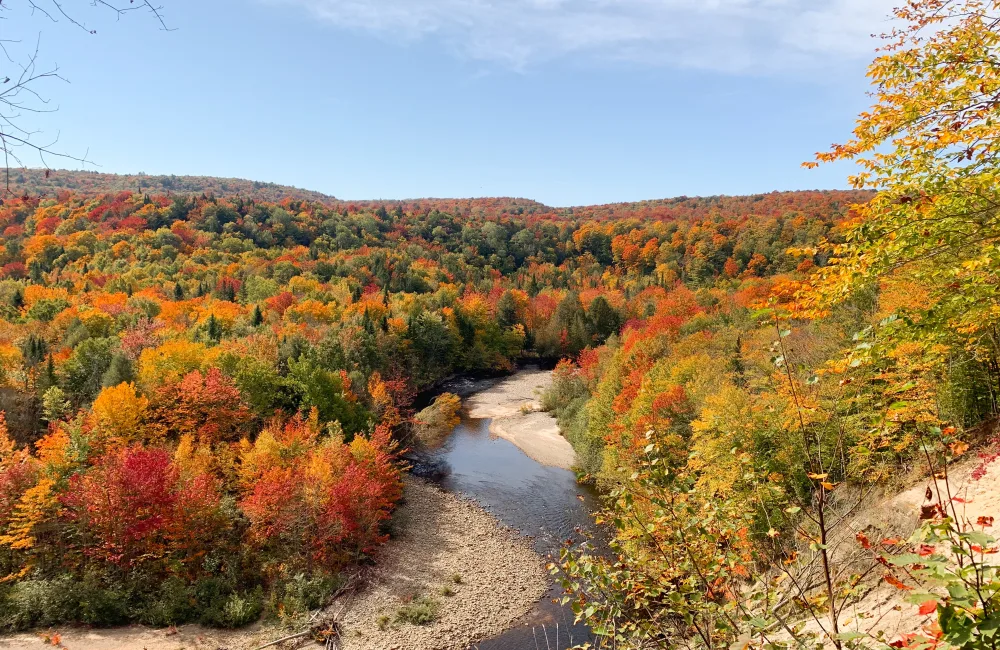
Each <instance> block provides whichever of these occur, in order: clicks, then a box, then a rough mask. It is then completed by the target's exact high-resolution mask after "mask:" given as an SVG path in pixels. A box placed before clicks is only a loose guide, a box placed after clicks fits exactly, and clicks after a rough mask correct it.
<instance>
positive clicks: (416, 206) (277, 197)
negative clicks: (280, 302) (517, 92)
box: [11, 169, 872, 221]
mask: <svg viewBox="0 0 1000 650" xmlns="http://www.w3.org/2000/svg"><path fill="white" fill-rule="evenodd" d="M11 189H12V190H13V191H14V192H16V193H18V194H19V195H20V194H27V195H28V196H31V197H38V196H43V197H58V196H59V194H60V193H66V192H72V193H76V194H83V195H100V194H116V193H118V192H124V191H130V192H142V193H144V194H150V195H167V196H169V195H191V194H197V195H201V194H206V195H210V196H215V197H216V198H227V197H229V198H231V197H237V196H240V197H243V198H245V199H254V200H256V201H266V202H273V203H280V202H282V201H284V200H286V199H291V200H297V201H307V202H314V203H322V204H324V205H327V206H329V207H333V208H335V209H337V210H344V211H346V212H356V211H359V210H360V211H377V210H380V209H384V210H385V211H387V212H392V211H400V212H404V213H407V214H418V213H427V212H432V211H435V210H436V211H438V212H445V213H450V214H455V215H459V216H462V217H465V218H470V219H476V218H484V217H495V216H497V215H522V216H526V217H533V218H564V219H565V218H568V219H577V220H598V221H604V220H622V219H638V220H650V219H652V220H658V221H674V220H691V219H696V220H697V219H706V218H711V219H737V220H740V219H746V218H748V217H750V216H753V217H758V218H759V217H780V216H785V215H788V214H791V213H796V212H800V213H807V212H815V213H823V214H826V213H834V212H838V211H840V209H841V208H842V207H844V206H847V205H850V204H853V203H864V202H867V201H868V200H869V199H870V198H871V196H872V194H871V193H870V192H864V191H854V190H804V191H793V192H770V193H767V194H754V195H747V196H707V197H687V196H681V197H675V198H669V199H654V200H647V201H634V202H631V203H611V204H606V205H589V206H574V207H561V208H556V207H550V206H547V205H545V204H544V203H539V202H538V201H533V200H531V199H523V198H511V197H482V198H451V199H444V198H420V199H406V200H358V201H345V200H342V199H338V198H336V197H334V196H330V195H329V194H323V193H322V192H314V191H311V190H303V189H299V188H297V187H291V186H288V185H278V184H277V183H264V182H260V181H250V180H246V179H242V178H217V177H214V176H174V175H170V176H150V175H147V174H125V175H122V174H102V173H99V172H90V171H69V170H61V169H60V170H51V171H50V172H49V173H48V175H46V173H45V170H43V169H24V170H13V171H12V172H11Z"/></svg>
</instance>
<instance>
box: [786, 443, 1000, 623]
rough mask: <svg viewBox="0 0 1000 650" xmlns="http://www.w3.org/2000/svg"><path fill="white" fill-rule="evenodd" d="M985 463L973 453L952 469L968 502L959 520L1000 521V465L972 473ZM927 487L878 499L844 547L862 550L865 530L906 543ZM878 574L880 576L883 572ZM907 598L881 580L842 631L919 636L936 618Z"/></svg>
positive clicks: (850, 611)
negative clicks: (977, 474)
mask: <svg viewBox="0 0 1000 650" xmlns="http://www.w3.org/2000/svg"><path fill="white" fill-rule="evenodd" d="M980 463H981V461H980V459H979V458H978V457H977V455H976V454H975V453H970V454H969V457H968V458H965V459H962V460H961V461H959V462H957V463H955V464H954V465H953V466H952V467H951V468H950V469H949V483H950V485H951V492H952V496H955V497H959V498H960V499H962V500H964V501H966V503H965V504H963V505H956V508H957V510H958V516H959V517H960V518H963V517H964V518H968V519H969V520H971V521H973V522H975V521H976V519H977V518H978V517H979V516H981V515H983V516H989V517H996V519H997V521H998V522H1000V461H996V462H994V463H992V464H991V465H989V466H988V468H987V470H986V473H985V475H984V476H983V477H982V478H981V479H979V480H978V481H977V480H975V479H974V478H972V476H971V474H972V471H973V470H974V469H975V468H976V467H978V466H979V465H980ZM928 487H930V488H931V489H932V490H934V489H935V488H934V482H933V481H932V480H931V479H924V480H921V481H919V482H917V483H915V484H914V485H912V486H911V487H909V488H907V489H905V490H903V491H902V492H899V493H898V494H895V495H893V496H890V497H888V498H883V499H877V500H875V501H874V502H873V503H871V504H869V505H868V506H866V507H864V508H862V514H860V515H859V516H858V517H857V518H856V519H855V520H854V521H852V522H850V525H849V527H848V529H847V530H846V531H845V533H846V536H845V542H846V543H845V544H844V545H843V546H844V548H846V547H852V548H857V546H858V545H857V543H856V542H854V540H853V537H854V535H856V534H857V533H858V532H861V531H865V532H866V534H867V535H868V536H869V537H871V538H873V539H878V538H879V536H878V535H876V532H875V531H878V532H880V533H881V534H883V535H887V536H895V537H899V538H902V539H905V538H906V537H908V536H909V535H910V534H911V533H912V532H913V531H914V530H916V528H917V527H918V526H919V525H920V518H919V515H920V507H921V506H922V505H924V504H926V503H928V501H927V500H926V499H925V494H924V493H925V491H926V490H927V488H928ZM938 487H939V488H940V489H941V490H942V491H944V490H945V489H946V488H945V485H944V483H943V482H941V481H939V482H938ZM998 526H1000V523H998ZM987 532H989V533H990V534H992V535H994V536H996V535H997V534H998V530H997V529H996V528H994V529H987ZM876 575H881V572H879V573H876ZM904 596H905V593H904V592H900V590H898V589H896V588H895V587H893V586H891V585H889V584H888V583H886V582H884V581H882V580H878V581H877V582H875V583H873V584H872V588H871V591H869V592H868V594H866V595H865V596H864V597H863V598H862V599H861V600H860V601H859V602H858V603H856V604H854V605H853V606H852V607H849V608H845V611H844V613H843V614H842V616H841V617H840V621H839V622H840V626H841V629H842V630H852V631H853V630H858V631H861V632H867V633H869V634H873V635H875V634H878V633H882V634H884V635H885V637H886V638H887V639H890V640H891V639H895V638H897V637H899V636H900V635H902V634H907V633H910V632H915V631H917V630H919V629H920V628H921V626H923V625H924V624H927V623H930V622H932V621H933V620H934V618H935V615H934V614H931V615H929V616H920V615H919V614H918V613H917V607H916V606H915V605H912V604H910V603H907V602H905V600H904ZM824 624H826V619H824ZM806 628H807V629H812V630H815V629H816V628H817V626H816V625H815V624H814V623H811V622H810V623H807V625H806Z"/></svg>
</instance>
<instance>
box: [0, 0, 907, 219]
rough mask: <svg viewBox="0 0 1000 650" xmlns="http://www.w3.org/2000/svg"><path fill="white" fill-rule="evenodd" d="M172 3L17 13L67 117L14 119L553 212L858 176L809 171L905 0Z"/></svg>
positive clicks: (133, 146) (65, 147) (220, 162)
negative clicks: (526, 202) (524, 201)
mask: <svg viewBox="0 0 1000 650" xmlns="http://www.w3.org/2000/svg"><path fill="white" fill-rule="evenodd" d="M49 1H51V0H49ZM122 2H124V0H122ZM160 2H161V3H162V7H163V9H162V13H163V17H164V20H165V22H166V24H167V26H168V27H169V28H170V31H163V30H162V29H160V27H159V25H158V23H157V22H156V21H155V20H154V19H153V17H152V16H150V15H148V14H147V13H145V12H142V11H135V12H132V13H131V14H130V15H127V16H125V17H123V18H121V19H118V20H116V19H115V18H114V17H113V16H112V15H111V14H110V13H108V12H106V11H102V10H100V9H99V8H94V7H90V6H89V5H90V3H67V4H75V5H78V6H79V9H78V13H77V14H74V17H76V18H78V19H79V20H80V21H81V22H83V23H85V24H86V27H87V28H88V29H90V30H95V31H96V34H91V33H89V32H87V31H85V30H83V29H80V28H79V27H76V26H74V25H72V24H70V23H69V22H67V21H66V20H65V19H63V20H60V21H58V22H52V21H50V20H48V19H47V18H46V17H45V16H42V15H39V14H37V13H36V14H35V15H31V14H30V13H29V12H28V11H26V10H25V8H24V4H25V3H23V0H22V5H21V6H20V7H14V8H13V9H12V10H10V11H8V14H7V15H6V16H5V17H6V20H5V21H3V23H2V24H0V38H4V39H11V40H19V41H20V43H15V44H10V45H9V50H11V52H10V53H11V56H12V58H14V59H15V61H17V60H23V58H24V56H25V55H26V53H27V52H28V50H29V49H33V48H34V45H35V44H36V42H37V43H38V46H39V55H38V61H39V66H40V69H42V68H44V69H48V68H47V66H53V65H58V68H59V74H60V75H61V76H62V77H63V78H64V79H65V81H61V80H57V79H42V80H39V82H38V84H37V85H36V86H35V89H36V90H38V91H39V92H40V93H41V94H42V96H43V97H45V98H46V99H48V100H49V103H48V104H47V105H46V107H47V108H49V109H57V110H54V112H50V113H44V114H34V113H30V112H22V115H21V117H20V118H19V121H18V125H19V126H24V127H25V128H29V129H31V130H35V129H38V130H39V131H40V132H39V133H38V134H36V135H34V136H33V141H36V142H39V143H46V144H47V143H49V142H51V141H52V140H53V139H55V138H56V137H58V142H57V143H56V144H55V146H54V148H55V149H57V150H59V151H62V152H66V153H68V154H71V155H74V156H77V157H86V158H87V159H88V160H89V161H92V163H93V164H90V165H88V166H87V168H89V169H95V170H97V171H103V172H115V173H138V172H145V173H147V174H178V175H180V174H197V175H211V176H231V177H240V178H249V179H254V180H261V181H272V182H276V183H283V184H289V185H295V186H298V187H303V188H308V189H312V190H318V191H321V192H326V193H328V194H332V195H334V196H337V197H339V198H344V199H402V198H416V197H427V196H434V197H472V196H517V197H525V198H531V199H535V200H538V201H541V202H543V203H546V204H548V205H552V206H568V205H585V204H594V203H610V202H619V201H634V200H642V199H655V198H664V197H671V196H680V195H687V196H695V195H713V194H747V193H758V192H768V191H772V190H792V189H813V188H831V189H832V188H844V187H846V186H847V180H846V179H847V176H848V175H849V174H850V173H851V171H852V168H851V166H850V165H849V164H838V165H830V166H824V167H821V168H820V169H818V170H805V169H803V168H801V166H800V164H801V163H802V162H803V161H805V160H808V159H810V158H811V157H812V155H813V154H814V152H816V151H818V150H821V149H825V148H827V147H828V146H829V145H830V144H832V143H834V142H838V141H842V140H844V139H845V138H846V137H847V136H848V135H849V134H850V130H851V128H852V126H853V123H854V118H855V116H856V114H857V113H858V112H859V111H860V110H863V109H864V108H866V107H867V106H868V104H869V98H868V97H867V96H866V90H867V88H868V86H867V82H866V79H865V75H864V73H865V68H866V66H867V64H868V63H869V62H870V61H871V59H872V57H873V52H874V48H875V47H876V46H877V41H876V40H873V39H872V38H871V36H870V35H871V34H872V33H879V32H883V31H885V30H887V29H888V26H889V23H888V22H887V19H886V15H887V14H888V11H889V9H891V6H892V4H893V0H160ZM4 4H5V6H6V5H11V4H13V3H12V2H6V3H4ZM126 4H127V3H126ZM0 61H2V59H0ZM0 65H6V74H8V75H10V74H11V65H10V63H8V62H3V63H0ZM47 161H48V164H49V165H50V166H52V167H54V168H62V167H68V168H78V167H79V166H80V165H79V164H78V163H75V162H73V161H72V160H66V159H58V158H52V157H50V158H48V159H47ZM24 163H25V164H26V165H28V166H39V161H38V159H37V157H33V156H31V155H30V154H28V153H25V155H24Z"/></svg>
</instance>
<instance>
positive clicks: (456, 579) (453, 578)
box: [451, 573, 462, 585]
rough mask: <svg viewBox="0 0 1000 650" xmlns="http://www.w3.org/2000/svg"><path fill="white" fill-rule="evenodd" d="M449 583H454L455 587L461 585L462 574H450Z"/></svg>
mask: <svg viewBox="0 0 1000 650" xmlns="http://www.w3.org/2000/svg"><path fill="white" fill-rule="evenodd" d="M451 581H452V582H454V583H455V584H456V585H460V584H462V574H461V573H455V574H452V576H451Z"/></svg>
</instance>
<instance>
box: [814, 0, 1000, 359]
mask: <svg viewBox="0 0 1000 650" xmlns="http://www.w3.org/2000/svg"><path fill="white" fill-rule="evenodd" d="M894 13H895V18H896V25H897V26H896V28H895V29H894V30H893V31H892V32H891V33H889V34H885V35H884V36H883V38H884V39H885V40H884V42H885V45H884V47H883V48H882V49H881V50H880V52H879V55H878V57H877V58H876V59H875V61H874V62H873V63H872V65H871V66H870V68H869V71H868V76H869V77H870V78H871V80H872V84H873V92H872V95H873V97H874V99H875V103H874V105H873V106H872V107H871V109H869V110H868V111H865V112H863V113H862V114H861V115H860V116H859V118H858V121H857V125H856V128H855V129H854V134H853V137H852V138H851V139H850V140H848V141H847V142H845V143H844V144H840V145H836V146H834V147H833V148H832V149H831V150H830V151H828V152H826V153H821V154H818V155H817V162H810V163H806V166H815V165H816V164H818V163H819V162H825V161H834V160H854V161H855V162H857V163H858V165H859V167H860V170H859V172H858V173H857V174H856V175H855V176H853V177H852V178H851V181H852V183H853V184H854V186H855V187H858V188H867V189H873V190H875V191H876V192H877V193H876V195H875V197H874V199H873V200H872V201H871V202H869V203H868V204H865V205H858V206H855V207H854V211H853V214H852V216H851V217H850V218H849V219H848V220H847V221H846V223H844V224H843V225H842V229H841V234H842V235H843V239H842V241H841V242H840V243H836V244H834V243H830V242H824V243H823V244H822V245H821V246H822V247H823V248H825V249H826V251H827V252H828V253H832V259H831V263H830V264H829V265H828V266H826V267H824V268H822V269H819V270H818V271H817V273H816V274H815V276H814V278H813V281H812V283H811V284H810V285H809V286H807V287H806V288H805V289H804V290H803V291H802V292H800V294H799V298H800V300H801V302H802V303H804V305H805V306H806V307H808V308H810V309H812V310H813V312H814V313H823V311H824V310H825V309H827V308H829V307H830V306H831V305H833V304H836V303H837V302H840V301H842V300H844V299H846V298H847V297H849V296H851V295H852V293H853V292H854V291H855V290H856V289H857V288H858V287H859V286H862V285H866V284H867V285H874V286H878V285H879V284H882V285H884V284H885V283H886V282H890V283H892V282H899V281H901V280H902V281H908V282H911V283H913V284H915V285H917V286H921V287H923V288H924V290H925V291H926V297H925V299H924V300H923V301H922V304H920V305H917V306H910V307H905V308H900V309H898V310H897V311H896V313H895V314H892V315H889V318H888V319H887V320H885V321H883V323H882V324H883V325H887V326H888V327H885V328H882V329H881V330H880V331H879V332H878V333H880V334H884V335H887V336H883V339H888V340H890V341H893V340H897V341H898V339H899V338H903V339H910V340H916V341H919V342H920V343H921V344H923V345H925V346H931V345H941V344H944V345H949V346H953V347H954V350H955V353H956V354H970V355H971V356H973V357H974V358H976V359H978V360H979V361H981V362H986V363H989V364H990V365H995V364H996V361H997V358H998V356H1000V355H998V351H1000V337H998V324H1000V301H998V299H1000V291H998V288H1000V182H998V181H1000V170H998V162H1000V0H911V1H910V2H907V3H906V4H905V6H903V7H901V8H899V9H896V10H895V12H894ZM963 348H964V350H963Z"/></svg>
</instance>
